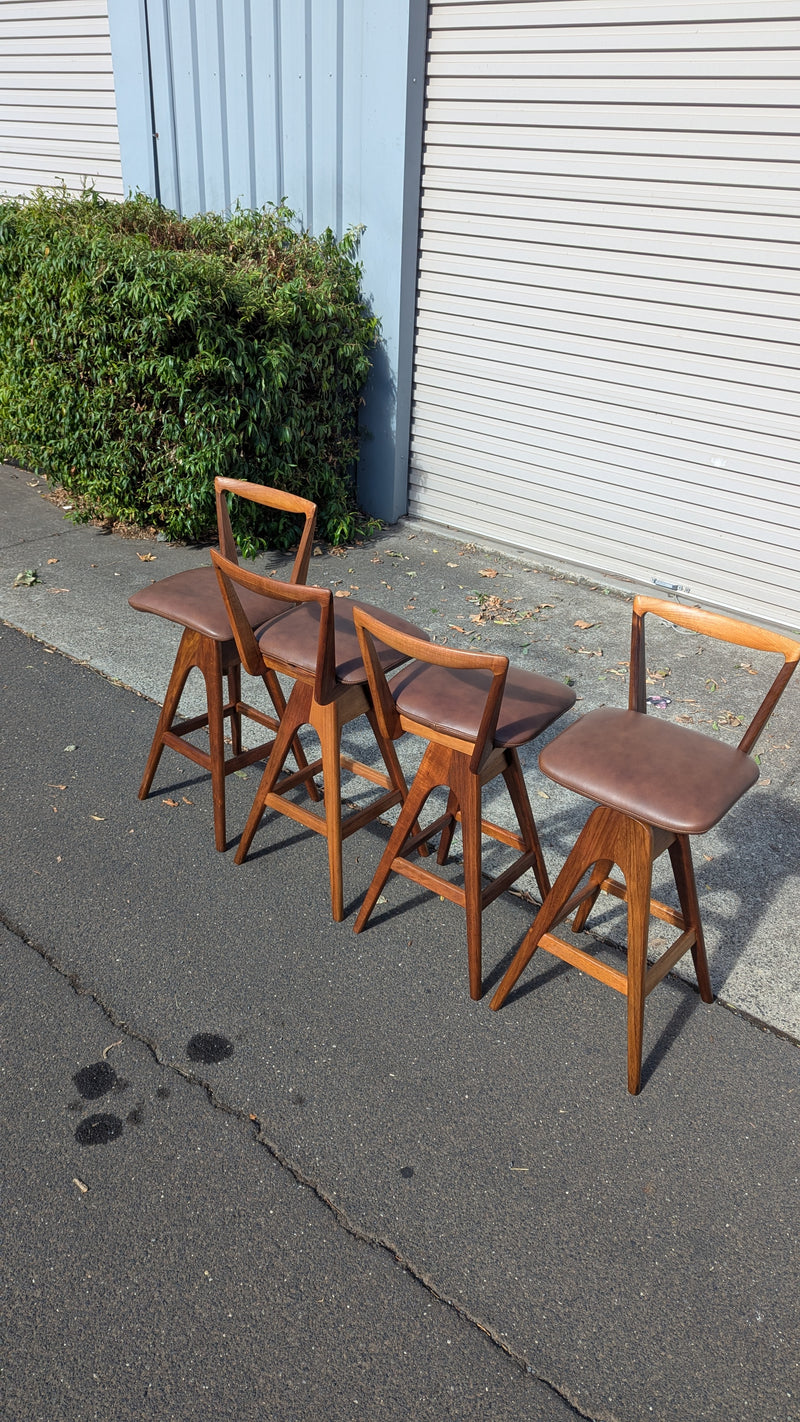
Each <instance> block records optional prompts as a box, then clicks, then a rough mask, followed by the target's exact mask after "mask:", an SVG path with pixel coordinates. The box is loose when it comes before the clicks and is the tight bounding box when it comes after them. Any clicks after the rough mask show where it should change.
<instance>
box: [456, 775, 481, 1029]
mask: <svg viewBox="0 0 800 1422" xmlns="http://www.w3.org/2000/svg"><path fill="white" fill-rule="evenodd" d="M453 782H454V790H455V793H456V796H457V798H458V803H459V805H460V806H461V839H462V843H463V847H464V908H465V909H466V914H467V957H468V961H469V995H470V997H471V998H472V1000H473V1002H478V1001H479V999H480V998H481V996H482V994H483V977H482V971H481V946H482V918H483V884H482V882H481V786H480V781H479V779H478V777H477V775H473V774H471V772H470V769H469V765H468V763H467V760H466V757H465V756H463V755H458V754H456V755H454V756H453Z"/></svg>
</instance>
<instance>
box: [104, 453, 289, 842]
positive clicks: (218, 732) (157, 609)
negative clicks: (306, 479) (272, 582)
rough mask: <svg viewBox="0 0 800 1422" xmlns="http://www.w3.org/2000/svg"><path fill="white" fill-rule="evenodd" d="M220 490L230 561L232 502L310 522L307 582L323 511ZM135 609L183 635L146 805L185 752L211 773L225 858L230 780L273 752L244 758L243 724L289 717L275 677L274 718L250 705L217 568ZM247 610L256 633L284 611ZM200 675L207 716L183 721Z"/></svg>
mask: <svg viewBox="0 0 800 1422" xmlns="http://www.w3.org/2000/svg"><path fill="white" fill-rule="evenodd" d="M214 482H215V490H216V501H217V529H218V534H219V543H220V548H221V549H222V551H223V552H224V554H225V556H226V557H227V558H229V559H230V560H231V561H232V562H234V563H236V562H238V551H237V548H236V543H235V540H234V537H233V532H232V530H231V522H230V517H229V514H228V505H227V500H226V495H227V494H232V495H234V496H235V497H237V498H240V499H248V500H250V501H251V502H252V503H256V504H262V505H264V506H265V507H267V508H271V509H275V510H278V511H280V512H284V513H289V514H296V515H298V516H299V517H300V518H302V520H303V527H302V532H301V536H300V541H299V544H298V547H297V553H296V555H295V559H294V565H293V567H292V573H291V582H292V583H302V582H305V579H306V576H307V573H308V563H309V559H310V557H311V549H312V544H313V538H314V523H315V520H316V513H317V509H316V504H312V503H311V502H310V500H308V499H300V498H297V497H296V496H295V495H294V494H285V493H283V492H282V490H280V489H270V488H267V487H265V486H264V485H262V484H251V483H247V482H245V481H244V480H242V479H216V480H215V481H214ZM128 601H129V602H130V605H131V607H133V608H135V609H136V610H137V611H138V612H151V613H154V614H155V615H156V616H157V617H164V618H166V619H167V621H169V622H176V623H177V624H178V625H179V626H180V627H183V635H182V637H181V640H180V645H179V647H178V653H177V656H176V658H175V663H174V666H173V668H172V674H171V676H170V679H169V685H168V687H167V693H166V696H165V698H164V705H163V707H162V710H161V715H160V716H159V718H158V725H157V726H156V731H155V735H154V736H153V743H152V745H151V747H150V754H149V756H148V758H147V764H146V766H145V770H144V775H143V777H142V783H141V785H140V786H139V799H140V800H144V799H146V797H147V796H148V795H149V793H150V787H151V786H152V783H153V777H154V776H155V773H156V770H157V769H158V763H159V761H160V759H161V754H162V752H163V750H164V747H165V746H169V747H170V748H171V749H172V750H175V751H178V752H179V753H180V754H181V755H184V756H186V757H187V758H188V759H189V760H191V761H193V762H194V763H195V764H196V765H200V766H202V767H203V769H204V770H207V771H210V773H211V787H212V796H213V803H214V838H215V843H216V847H217V849H219V850H224V849H225V847H226V843H227V839H226V826H225V777H226V776H227V775H231V774H232V773H233V771H234V770H241V769H243V767H244V766H246V765H251V764H252V763H253V762H254V761H257V760H263V759H264V757H265V756H266V755H268V754H269V750H270V746H271V744H272V741H271V740H269V741H265V742H263V743H262V744H261V745H258V746H255V747H253V748H252V749H251V750H247V751H243V750H242V716H246V717H248V718H249V719H250V720H252V721H255V722H257V723H258V724H259V725H262V726H265V727H267V728H268V729H270V730H272V731H276V730H277V728H278V725H279V723H280V718H281V716H282V715H283V711H284V709H285V700H284V697H283V693H282V691H281V688H280V684H279V682H278V679H277V677H275V676H272V677H271V678H270V679H269V680H268V681H267V690H268V692H269V694H270V698H271V700H272V704H273V705H274V707H275V711H276V715H275V716H274V717H273V716H269V715H266V714H265V713H264V712H262V711H260V710H258V709H257V708H256V707H254V706H251V705H249V704H248V703H247V702H246V701H242V686H241V662H240V659H239V653H238V652H237V650H236V643H235V641H234V637H233V633H232V631H231V625H230V622H229V621H228V614H227V612H226V611H225V604H224V602H223V600H222V595H221V593H220V590H219V584H218V582H217V577H216V574H215V572H214V569H213V568H211V567H208V568H191V569H189V570H188V571H187V572H185V573H175V574H173V576H172V577H170V578H162V579H161V581H160V582H157V583H151V584H150V585H149V587H146V588H142V589H141V591H140V592H137V593H134V594H133V596H132V597H131V598H129V599H128ZM242 608H243V612H244V615H245V617H246V618H247V621H248V623H249V624H250V626H251V627H261V626H263V624H264V623H266V622H268V621H269V620H270V619H271V618H273V617H276V616H278V615H279V614H280V613H282V612H283V611H284V604H283V603H282V602H279V601H276V600H275V599H273V598H270V597H265V596H263V595H262V594H259V593H246V594H245V596H244V599H243V603H242ZM195 667H197V668H198V670H199V671H200V673H201V674H202V676H203V680H204V682H205V686H206V707H207V709H206V711H205V712H203V713H202V715H199V716H192V717H189V718H184V719H181V718H179V716H178V705H179V702H180V699H181V695H182V693H183V688H184V686H185V685H186V680H187V677H188V676H189V673H190V672H191V671H192V670H193V668H195ZM224 677H225V678H227V682H228V696H227V700H226V699H225V695H224V685H223V678H224ZM226 720H228V721H229V722H230V731H231V749H232V754H231V755H230V756H229V757H227V758H226V756H225V721H226ZM202 729H207V731H208V746H209V748H208V750H207V751H206V750H203V749H202V748H200V747H198V746H196V745H193V744H192V742H191V741H189V740H187V739H186V737H187V736H190V735H191V734H192V733H193V732H194V731H198V730H202ZM293 750H294V753H295V756H299V759H298V764H299V765H301V766H305V765H306V761H305V758H304V757H303V753H302V750H301V747H300V743H299V741H297V740H296V741H295V744H294V746H293ZM309 792H310V793H311V795H312V797H313V798H316V797H317V792H316V788H315V787H314V785H313V781H312V782H311V783H310V786H309Z"/></svg>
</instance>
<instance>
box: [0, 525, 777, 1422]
mask: <svg viewBox="0 0 800 1422" xmlns="http://www.w3.org/2000/svg"><path fill="white" fill-rule="evenodd" d="M44 517H45V518H49V517H50V513H49V512H48V513H47V514H45V515H44ZM66 537H67V538H68V539H69V540H76V541H75V542H73V544H72V546H73V549H74V550H78V551H80V556H81V557H83V556H84V554H85V553H86V552H87V550H88V552H89V555H90V556H88V557H87V558H86V562H87V564H88V563H89V562H90V561H91V554H92V553H93V550H94V548H95V547H96V546H97V544H96V540H97V534H96V531H94V530H91V529H78V530H73V529H70V530H69V531H68V533H67V534H66ZM81 538H82V539H83V540H84V542H83V543H81V542H80V541H79V540H80V539H81ZM91 540H95V542H92V541H91ZM112 545H113V546H109V545H107V546H109V551H108V553H106V554H105V556H106V558H108V559H111V558H112V555H113V557H114V558H117V559H119V560H120V561H121V560H122V559H123V554H124V556H125V557H127V556H128V553H127V550H123V552H120V550H119V548H118V546H117V545H116V543H115V541H113V540H112ZM63 553H64V545H63V544H62V545H61V554H59V556H61V555H62V554H63ZM52 556H56V554H55V553H54V554H53V555H52ZM71 556H72V557H73V558H76V557H77V556H78V552H77V551H73V553H72V555H71ZM369 556H371V555H369ZM42 562H43V566H47V565H46V563H44V560H42ZM66 564H67V558H66V556H64V560H63V562H62V564H61V565H60V567H59V570H58V571H59V574H62V573H63V572H64V571H65V565H66ZM109 571H110V572H111V575H112V576H113V573H114V571H115V570H114V569H113V568H111V567H110V569H109ZM359 580H360V576H359V574H356V575H355V576H354V577H353V581H354V582H358V581H359ZM61 581H63V584H64V586H66V587H69V586H70V585H71V582H72V581H73V580H72V579H71V578H70V577H69V576H68V575H67V576H64V577H63V578H62V579H61ZM59 585H60V583H59ZM34 591H35V589H34ZM59 596H61V595H59ZM83 607H84V623H85V625H86V626H88V628H89V632H91V622H92V619H93V618H94V619H95V620H97V619H98V618H99V617H101V616H103V615H104V614H105V612H106V608H105V606H102V605H101V604H100V602H99V601H97V600H96V601H95V603H94V604H89V603H87V602H86V601H84V604H83ZM6 615H7V614H6ZM41 615H42V616H45V615H46V607H45V609H44V611H43V612H42V614H41ZM624 616H625V614H624V612H623V614H622V615H621V616H620V621H624ZM21 620H24V619H23V618H20V621H21ZM587 620H588V619H587ZM142 621H145V620H144V619H142ZM73 622H74V625H75V626H76V627H78V631H80V626H79V619H78V615H77V612H76V614H74V617H73ZM29 630H33V629H29ZM0 634H2V635H0V688H1V689H2V707H3V715H2V717H1V718H0V747H1V750H0V825H2V843H3V846H4V856H3V859H4V873H3V880H2V889H1V890H0V915H1V917H2V924H3V928H2V930H0V948H2V952H3V960H4V972H3V989H2V1002H1V1004H0V1019H1V1022H2V1026H1V1029H0V1030H1V1031H2V1043H3V1062H2V1067H3V1094H2V1103H3V1104H2V1113H3V1118H4V1141H5V1145H6V1148H5V1150H4V1153H3V1154H4V1176H5V1182H4V1189H3V1198H4V1205H5V1209H4V1219H5V1225H6V1229H5V1240H4V1255H5V1273H6V1281H7V1287H6V1300H5V1305H4V1333H5V1349H4V1351H5V1362H4V1373H3V1377H2V1381H1V1382H0V1400H2V1406H3V1409H4V1411H3V1415H4V1416H7V1417H9V1419H12V1422H34V1419H35V1422H39V1419H41V1422H61V1419H64V1420H65V1422H84V1419H102V1422H106V1419H108V1422H112V1419H114V1422H128V1419H130V1420H131V1422H133V1420H134V1419H136V1420H137V1422H138V1419H140V1418H143V1417H153V1418H156V1419H159V1422H165V1420H166V1419H169V1422H172V1419H174V1422H184V1419H187V1422H188V1419H189V1418H200V1419H203V1422H205V1420H206V1419H209V1422H211V1419H218V1418H231V1419H236V1420H237V1422H239V1419H249V1418H254V1419H256V1418H257V1419H262V1418H263V1419H276V1422H288V1420H289V1419H294V1418H297V1419H298V1420H299V1419H300V1418H303V1419H307V1418H311V1419H316V1418H319V1419H328V1418H331V1419H338V1418H348V1419H350V1418H358V1417H369V1418H371V1419H372V1418H381V1419H384V1418H386V1419H392V1422H394V1419H400V1418H403V1419H405V1418H408V1417H413V1418H425V1419H427V1418H431V1419H438V1418H449V1417H452V1418H463V1419H473V1418H475V1419H482V1418H484V1417H486V1418H489V1417H491V1418H500V1419H502V1418H506V1417H508V1418H512V1417H513V1418H515V1419H528V1418H530V1419H539V1418H542V1419H551V1418H552V1419H560V1418H562V1417H574V1416H578V1417H586V1418H592V1419H598V1422H599V1420H600V1419H615V1422H639V1419H658V1420H659V1422H684V1419H686V1422H704V1419H714V1422H717V1419H719V1422H723V1419H724V1422H744V1419H749V1418H757V1419H759V1422H773V1419H774V1422H785V1419H797V1418H800V1376H799V1374H800V1366H799V1364H800V1347H799V1346H798V1345H799V1344H800V1336H799V1335H800V1325H799V1322H798V1307H797V1264H798V1253H799V1251H798V1198H799V1192H798V1179H799V1177H800V1170H799V1168H798V1139H799V1138H800V1137H799V1134H798V1102H799V1101H800V1072H798V1064H799V1063H800V1058H799V1057H798V1051H797V1046H796V1044H795V1042H793V1041H791V1040H788V1039H786V1038H783V1037H781V1036H779V1035H777V1034H776V1032H775V1031H774V1030H767V1029H766V1028H765V1027H763V1026H759V1025H758V1024H756V1023H754V1022H752V1021H749V1020H747V1019H746V1018H744V1017H742V1016H740V1015H737V1014H736V1013H735V1012H733V1011H731V1010H729V1009H728V1008H727V1007H725V1006H724V1005H722V1004H721V1003H720V1002H717V1003H715V1004H713V1005H711V1006H704V1005H703V1004H702V1003H700V1001H699V998H698V996H697V994H696V992H695V990H694V989H693V987H692V986H691V984H690V983H689V982H686V981H683V980H681V979H678V978H676V977H673V976H670V977H669V978H668V979H666V980H665V981H664V983H663V984H661V985H660V987H659V988H658V990H657V991H656V992H655V993H654V994H653V995H652V997H651V998H650V999H649V1000H648V1009H647V1014H646V1019H645V1068H644V1090H643V1091H642V1094H641V1095H640V1096H639V1097H638V1098H636V1099H633V1098H630V1097H628V1096H627V1094H626V1092H625V1087H624V1080H625V1074H624V1061H625V1032H624V1002H623V1001H622V999H621V998H619V997H618V996H617V995H616V994H613V993H610V992H606V991H604V990H603V989H602V988H601V987H600V986H599V985H598V984H596V983H594V982H590V981H589V980H587V979H586V978H585V977H583V976H582V975H580V974H578V973H576V972H574V971H571V970H569V969H567V968H566V967H565V966H564V965H562V964H560V963H558V962H557V961H556V960H554V959H552V958H548V957H546V956H545V955H537V956H536V958H534V960H533V963H532V964H531V968H530V970H529V972H528V973H527V974H526V976H525V978H524V979H523V982H522V984H521V986H520V989H519V990H518V991H517V993H516V994H515V995H514V996H513V997H512V999H510V1000H509V1003H508V1005H507V1006H506V1008H505V1009H504V1010H503V1011H502V1012H501V1013H498V1014H492V1013H491V1012H490V1011H489V1008H488V1000H487V999H486V998H485V999H484V1000H483V1001H482V1002H480V1003H473V1002H471V1001H470V999H469V996H468V993H467V987H466V947H465V942H464V932H463V922H462V919H461V915H460V914H459V912H458V910H457V909H456V908H455V907H454V906H453V905H451V904H449V903H445V902H439V901H437V900H435V899H433V898H432V897H431V896H429V895H425V894H422V893H421V892H418V891H417V890H415V889H414V888H413V886H411V885H410V884H408V883H407V882H405V881H400V880H392V881H390V883H389V885H388V886H387V889H386V891H385V898H386V903H385V904H384V905H382V906H380V913H378V912H376V914H375V915H374V917H373V920H372V922H371V924H370V927H369V928H368V930H367V931H365V932H364V933H363V934H362V935H360V937H358V938H354V936H353V934H352V917H353V910H354V909H355V907H356V906H357V904H358V902H359V901H360V897H361V894H362V893H363V889H364V886H365V884H366V883H367V882H368V879H369V876H370V874H371V871H372V868H373V867H374V865H375V864H376V863H377V859H378V857H379V854H380V851H381V848H382V845H383V844H384V843H385V839H386V835H387V833H388V831H387V829H386V827H385V826H382V825H378V826H375V827H373V829H371V830H366V831H363V832H361V833H360V834H359V835H357V836H355V837H354V838H353V839H351V840H349V841H348V842H347V845H346V851H345V856H346V857H345V902H346V905H347V907H348V918H347V919H346V920H345V922H344V923H342V924H333V923H331V921H330V918H329V915H328V911H327V876H326V863H325V846H324V842H323V841H322V840H320V839H319V838H318V837H316V836H311V835H309V834H306V833H304V832H303V831H301V830H300V829H299V827H297V826H293V825H290V824H289V823H288V822H287V821H285V820H283V819H278V817H271V818H269V819H268V820H267V821H266V822H265V824H264V826H263V828H262V829H261V830H260V832H259V836H258V839H257V840H256V842H255V843H254V852H253V854H252V856H251V858H250V859H249V860H248V861H247V863H246V864H245V865H243V866H241V867H240V868H237V867H236V866H234V864H233V862H232V853H231V852H230V851H229V852H228V853H227V854H216V853H215V852H214V850H213V837H212V830H211V824H212V821H211V797H210V788H209V785H208V781H207V779H206V778H205V777H204V776H203V775H202V774H201V773H200V772H198V771H195V768H194V767H192V766H190V765H189V764H188V762H186V763H184V762H183V761H179V762H178V761H177V758H175V757H173V758H172V759H171V760H169V761H168V760H167V759H166V758H165V761H164V765H163V768H162V771H161V772H160V775H159V780H158V783H157V786H156V790H155V791H154V793H153V795H152V796H151V797H150V799H149V800H147V801H146V802H143V803H140V802H139V801H138V800H137V799H136V787H137V785H138V781H139V777H140V773H141V767H142V765H143V762H144V759H145V756H146V752H147V747H148V744H149V740H150V737H151V735H152V731H153V727H154V725H155V720H156V716H157V707H156V705H155V704H154V703H153V702H152V701H151V700H149V699H147V697H145V696H143V695H141V694H137V692H136V691H133V690H130V689H128V687H126V686H123V685H115V684H114V683H113V682H112V681H110V680H109V677H108V675H102V674H101V673H100V672H98V671H96V670H94V669H92V668H90V667H87V666H83V665H80V664H79V663H77V662H75V661H74V660H72V659H71V658H70V657H69V656H66V655H64V654H63V653H62V651H61V650H59V649H58V646H57V644H56V642H55V639H53V641H52V642H51V645H50V647H49V648H48V647H47V646H46V645H44V643H42V642H40V641H37V640H35V639H34V638H32V637H29V636H25V635H23V634H22V633H21V632H19V631H18V630H16V629H15V628H12V627H10V626H8V625H5V626H3V627H0ZM40 635H41V634H40ZM77 635H78V633H77V632H76V633H74V634H71V633H69V631H68V629H67V631H64V632H63V633H62V634H60V636H59V640H60V641H62V642H66V641H67V640H68V638H69V636H77ZM501 635H502V634H501ZM67 650H71V651H73V652H75V647H74V646H73V647H69V648H67ZM77 654H78V655H79V654H80V653H77ZM623 655H624V654H623ZM255 779H256V771H255V769H253V770H251V771H250V772H248V775H247V778H246V779H245V778H241V777H231V780H230V781H229V817H230V823H231V826H232V834H234V836H235V833H236V832H238V828H239V827H240V826H241V825H242V824H243V822H244V819H245V817H246V814H247V810H248V809H249V804H250V800H251V798H252V793H253V790H254V788H255ZM531 784H532V794H533V795H534V796H535V795H536V789H535V788H534V787H535V784H536V782H534V781H532V782H531ZM759 793H760V792H759ZM170 801H173V802H175V803H169V802H170ZM543 809H544V810H545V811H547V812H548V813H551V814H552V813H554V814H555V815H556V817H557V820H558V823H559V824H560V825H561V827H562V829H563V827H564V826H565V824H566V823H567V820H566V815H567V813H568V812H567V811H566V810H564V809H563V808H562V807H561V805H560V802H559V804H558V805H557V806H556V807H555V809H554V807H553V805H552V804H551V803H550V802H548V803H547V804H544V803H543ZM762 813H763V812H762ZM793 832H794V829H793V822H792V824H790V825H789V834H788V839H787V853H788V846H789V845H790V844H791V834H792V833H793ZM557 848H558V845H557ZM750 848H751V850H752V845H751V846H750ZM556 857H557V856H556ZM744 858H745V864H746V863H747V854H745V856H744ZM727 862H728V863H731V862H733V851H732V850H731V852H730V858H729V860H728V861H727ZM754 872H755V871H754ZM787 879H788V874H787ZM530 911H531V910H530V905H529V904H528V903H527V902H526V901H525V900H524V899H521V898H515V897H513V896H510V895H509V896H506V897H505V898H503V899H502V900H500V901H498V902H497V903H496V904H495V905H493V906H492V908H491V909H490V910H489V911H488V912H487V915H486V927H485V972H486V978H487V988H490V987H491V986H492V985H493V984H494V983H495V982H496V981H497V980H498V979H499V976H500V975H501V974H502V972H503V971H504V968H505V966H506V964H507V963H508V961H509V960H510V957H511V955H512V954H513V951H514V949H515V947H516V945H517V944H518V942H519V941H520V938H521V936H522V934H523V933H524V931H525V928H526V927H527V924H528V923H529V921H530ZM766 913H767V910H766V908H762V910H761V918H760V919H759V917H758V915H757V914H755V912H754V914H753V916H752V919H751V932H756V933H757V932H758V924H759V922H761V921H763V919H764V917H765V916H766ZM793 933H794V934H795V935H796V920H795V925H793ZM783 947H784V951H785V953H786V954H787V955H792V954H794V955H795V957H794V961H796V937H792V938H791V939H787V940H786V941H785V942H784V944H783ZM606 951H608V952H610V953H612V954H613V952H614V949H613V947H612V948H609V949H607V950H606ZM762 951H763V944H762ZM716 981H717V986H718V985H719V976H718V977H717V980H716ZM776 990H777V984H776Z"/></svg>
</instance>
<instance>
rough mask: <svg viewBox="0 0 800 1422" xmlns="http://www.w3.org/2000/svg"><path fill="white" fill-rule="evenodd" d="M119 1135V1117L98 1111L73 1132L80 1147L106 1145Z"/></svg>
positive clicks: (120, 1133)
mask: <svg viewBox="0 0 800 1422" xmlns="http://www.w3.org/2000/svg"><path fill="white" fill-rule="evenodd" d="M121 1135H122V1122H121V1120H120V1119H119V1116H111V1115H108V1114H106V1113H104V1112H102V1111H100V1112H97V1113H96V1114H95V1115H94V1116H87V1117H86V1120H85V1121H81V1123H80V1125H79V1127H78V1129H77V1131H76V1132H75V1139H76V1141H77V1142H78V1145H81V1146H93V1145H107V1143H108V1142H109V1141H115V1140H116V1139H117V1137H118V1136H121Z"/></svg>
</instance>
